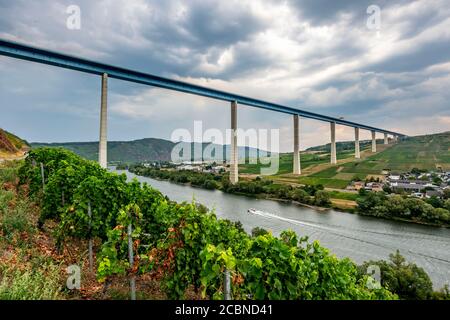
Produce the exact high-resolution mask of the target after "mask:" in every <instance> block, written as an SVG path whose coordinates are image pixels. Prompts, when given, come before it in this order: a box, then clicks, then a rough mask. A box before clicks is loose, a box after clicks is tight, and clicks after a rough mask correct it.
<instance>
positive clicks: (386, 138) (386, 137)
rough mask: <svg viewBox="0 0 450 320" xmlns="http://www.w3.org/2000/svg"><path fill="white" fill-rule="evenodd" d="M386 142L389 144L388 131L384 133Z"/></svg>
mask: <svg viewBox="0 0 450 320" xmlns="http://www.w3.org/2000/svg"><path fill="white" fill-rule="evenodd" d="M384 144H389V140H388V135H387V133H385V134H384Z"/></svg>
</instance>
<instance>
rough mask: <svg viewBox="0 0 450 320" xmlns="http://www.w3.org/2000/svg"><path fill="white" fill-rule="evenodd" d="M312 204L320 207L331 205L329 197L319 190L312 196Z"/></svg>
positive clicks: (326, 193)
mask: <svg viewBox="0 0 450 320" xmlns="http://www.w3.org/2000/svg"><path fill="white" fill-rule="evenodd" d="M314 204H316V205H317V206H321V207H328V206H330V205H331V201H330V195H329V194H328V192H326V191H324V190H319V191H317V192H316V195H315V196H314Z"/></svg>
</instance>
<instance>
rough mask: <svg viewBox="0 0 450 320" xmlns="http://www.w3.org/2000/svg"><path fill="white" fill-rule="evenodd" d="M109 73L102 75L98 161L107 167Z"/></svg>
mask: <svg viewBox="0 0 450 320" xmlns="http://www.w3.org/2000/svg"><path fill="white" fill-rule="evenodd" d="M107 93H108V74H106V73H104V74H103V75H102V93H101V107H100V139H99V149H98V162H99V164H100V166H101V167H102V168H106V167H107V165H108V160H107V153H108V150H107V142H108V139H107V126H108V113H107V98H108V95H107Z"/></svg>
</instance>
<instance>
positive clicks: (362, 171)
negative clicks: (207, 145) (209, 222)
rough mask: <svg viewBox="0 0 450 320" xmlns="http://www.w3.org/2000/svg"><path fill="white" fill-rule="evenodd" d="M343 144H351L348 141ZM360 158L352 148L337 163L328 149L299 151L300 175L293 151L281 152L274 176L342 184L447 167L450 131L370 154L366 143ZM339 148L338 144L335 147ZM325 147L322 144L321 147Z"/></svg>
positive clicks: (255, 169) (253, 168)
mask: <svg viewBox="0 0 450 320" xmlns="http://www.w3.org/2000/svg"><path fill="white" fill-rule="evenodd" d="M343 144H344V145H346V146H350V145H351V144H350V143H348V142H343ZM365 147H366V148H365V149H363V151H362V153H361V157H362V158H361V160H355V159H354V158H353V154H354V149H345V150H343V151H341V152H340V153H339V152H338V164H337V165H331V164H330V163H329V162H330V160H329V159H330V156H329V153H327V152H324V151H318V152H317V153H303V154H301V164H302V176H300V177H298V176H294V175H292V174H291V172H292V154H291V153H289V154H282V155H281V157H280V170H279V172H278V174H277V175H275V176H273V179H274V180H277V181H282V182H286V183H297V184H322V185H324V186H325V187H328V188H337V189H343V188H345V187H346V186H347V185H348V183H349V182H350V181H352V180H353V179H355V178H359V179H366V178H370V177H374V178H376V177H381V176H382V171H383V170H385V169H388V170H390V171H398V172H407V171H410V170H411V169H412V168H419V169H426V170H439V169H442V170H450V132H444V133H439V134H432V135H425V136H416V137H408V138H405V139H404V140H402V141H400V142H398V143H397V144H395V145H389V146H384V145H378V146H377V148H378V152H377V153H376V154H372V153H371V152H370V151H369V150H368V148H367V147H368V146H367V145H365ZM338 149H339V148H338ZM324 150H325V148H324ZM241 167H242V169H241V171H240V172H241V173H244V174H245V173H247V174H258V173H259V169H260V167H261V165H243V166H241Z"/></svg>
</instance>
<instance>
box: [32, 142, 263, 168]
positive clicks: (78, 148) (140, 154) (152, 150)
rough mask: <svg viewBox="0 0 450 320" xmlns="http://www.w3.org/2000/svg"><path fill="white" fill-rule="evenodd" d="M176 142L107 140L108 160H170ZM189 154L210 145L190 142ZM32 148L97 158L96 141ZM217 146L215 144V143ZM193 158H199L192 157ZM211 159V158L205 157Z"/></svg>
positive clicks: (241, 153)
mask: <svg viewBox="0 0 450 320" xmlns="http://www.w3.org/2000/svg"><path fill="white" fill-rule="evenodd" d="M175 145H176V143H174V142H172V141H169V140H164V139H155V138H145V139H139V140H133V141H108V161H110V162H128V163H134V162H143V161H170V160H171V152H172V149H173V147H174V146H175ZM190 145H191V146H190V147H191V154H192V155H194V148H200V147H202V150H204V148H206V146H208V145H210V144H208V143H204V144H203V146H201V144H199V143H191V144H190ZM31 146H32V147H33V148H37V147H63V148H66V149H69V150H71V151H73V152H75V153H76V154H78V155H80V156H82V157H83V158H86V159H90V160H97V159H98V142H64V143H39V142H36V143H31ZM215 146H217V145H215ZM222 148H223V150H224V151H223V152H224V154H225V155H226V158H227V159H229V155H230V147H229V145H226V146H222ZM256 152H258V151H257V150H256V149H254V148H248V147H246V148H244V147H240V148H239V158H243V157H246V156H248V155H249V154H251V153H255V154H256ZM193 160H201V159H199V158H194V159H193ZM205 160H211V159H205Z"/></svg>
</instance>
